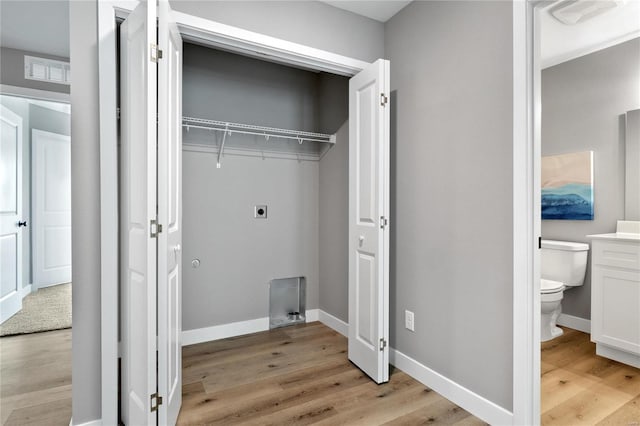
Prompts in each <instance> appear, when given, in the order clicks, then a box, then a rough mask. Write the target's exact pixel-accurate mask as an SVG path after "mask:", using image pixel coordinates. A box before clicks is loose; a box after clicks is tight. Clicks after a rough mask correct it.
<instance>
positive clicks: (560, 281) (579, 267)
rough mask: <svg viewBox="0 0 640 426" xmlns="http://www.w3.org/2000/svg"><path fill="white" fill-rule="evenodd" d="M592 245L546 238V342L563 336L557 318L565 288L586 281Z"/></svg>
mask: <svg viewBox="0 0 640 426" xmlns="http://www.w3.org/2000/svg"><path fill="white" fill-rule="evenodd" d="M588 252H589V244H585V243H573V242H569V241H553V240H542V250H541V255H540V277H541V279H540V299H541V305H542V315H541V316H540V340H541V341H543V342H546V341H547V340H551V339H553V338H556V337H558V336H561V335H562V329H561V328H559V327H557V326H556V321H557V319H558V316H559V315H560V312H562V305H561V302H562V296H563V293H564V291H565V290H567V289H570V288H571V287H578V286H581V285H582V284H583V283H584V276H585V272H586V271H587V253H588Z"/></svg>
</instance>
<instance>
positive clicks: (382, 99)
mask: <svg viewBox="0 0 640 426" xmlns="http://www.w3.org/2000/svg"><path fill="white" fill-rule="evenodd" d="M388 103H389V98H387V97H386V96H385V94H384V93H380V105H381V106H385V105H386V104H388Z"/></svg>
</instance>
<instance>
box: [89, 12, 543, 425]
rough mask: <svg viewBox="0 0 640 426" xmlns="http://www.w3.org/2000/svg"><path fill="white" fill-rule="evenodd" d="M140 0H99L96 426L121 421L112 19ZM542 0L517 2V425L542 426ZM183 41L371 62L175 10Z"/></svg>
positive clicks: (351, 68) (313, 63)
mask: <svg viewBox="0 0 640 426" xmlns="http://www.w3.org/2000/svg"><path fill="white" fill-rule="evenodd" d="M137 4H138V2H137V1H135V0H132V1H127V0H121V1H118V0H114V1H101V2H98V61H99V67H98V69H99V73H100V78H99V95H100V105H99V108H100V201H101V207H100V227H101V235H102V237H101V242H100V244H101V254H100V257H101V283H102V284H103V285H101V344H102V345H101V353H102V355H101V361H102V362H101V366H102V375H101V376H102V383H101V389H102V401H101V407H102V421H103V422H104V424H114V423H116V422H117V407H118V401H117V392H118V382H117V368H118V313H117V306H118V305H117V301H118V288H117V282H118V232H117V230H118V188H117V183H116V182H117V166H118V163H117V135H118V133H117V117H116V107H117V103H116V90H115V89H116V87H117V85H116V69H115V65H114V64H115V58H116V21H117V20H118V19H123V18H125V17H126V16H127V15H128V13H129V12H130V11H131V10H133V8H135V6H136V5H137ZM542 4H544V1H541V0H518V1H514V2H513V15H512V17H513V117H512V118H513V140H514V143H513V164H512V167H513V410H512V411H513V424H537V423H539V421H540V339H539V335H540V331H539V329H538V327H537V324H539V322H540V291H539V290H540V284H539V276H540V268H539V257H540V255H539V251H538V250H537V249H536V247H537V239H538V236H539V235H540V214H539V212H540V188H539V186H540V184H539V170H538V169H539V164H540V65H539V64H540V61H539V51H538V50H537V47H536V48H535V49H534V40H539V39H540V38H539V28H538V27H537V20H536V19H534V16H536V14H538V13H539V11H538V10H537V8H538V6H540V5H542ZM174 14H175V18H176V22H177V24H178V27H179V29H180V32H181V34H182V35H183V37H184V39H185V40H187V41H188V40H192V41H193V40H194V39H197V40H198V41H199V42H201V43H202V42H206V43H207V44H210V45H211V46H213V47H224V48H226V49H230V50H233V51H236V52H244V53H247V51H248V52H250V53H252V55H253V56H258V57H260V56H261V55H264V54H267V55H269V56H270V57H271V59H277V60H278V61H280V62H282V63H285V64H294V65H296V66H302V67H305V68H309V69H320V70H323V71H328V72H332V73H335V74H340V75H346V76H350V75H355V74H356V73H357V72H359V71H361V70H362V69H364V67H365V66H366V65H368V63H366V62H364V61H360V60H358V59H354V58H349V57H346V56H342V55H337V54H334V53H331V52H327V51H323V50H320V49H315V48H312V47H308V46H304V45H302V44H298V43H293V42H289V41H286V40H282V39H278V38H275V37H271V36H266V35H263V34H259V33H256V32H252V31H248V30H244V29H241V28H237V27H233V26H229V25H225V24H221V23H218V22H215V21H211V20H208V19H204V18H200V17H196V16H192V15H188V14H185V13H181V12H174Z"/></svg>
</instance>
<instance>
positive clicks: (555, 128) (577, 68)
mask: <svg viewBox="0 0 640 426" xmlns="http://www.w3.org/2000/svg"><path fill="white" fill-rule="evenodd" d="M639 107H640V39H634V40H630V41H628V42H625V43H622V44H619V45H617V46H613V47H610V48H608V49H604V50H601V51H598V52H595V53H592V54H590V55H586V56H583V57H581V58H577V59H574V60H572V61H569V62H565V63H562V64H559V65H556V66H554V67H550V68H547V69H545V70H543V71H542V155H553V154H562V153H567V152H580V151H591V150H592V151H594V161H593V162H594V220H582V221H569V220H543V221H542V237H543V238H547V239H552V240H565V241H579V242H590V240H589V239H588V238H586V236H587V235H589V234H602V233H608V232H615V230H616V221H617V220H621V219H624V190H625V184H624V179H625V176H624V170H625V158H624V153H625V148H624V143H625V139H624V121H623V118H622V117H623V116H624V114H625V113H626V112H627V111H629V110H633V109H637V108H639ZM590 258H591V256H589V259H590ZM562 310H563V312H564V313H566V314H569V315H574V316H577V317H580V318H586V319H590V318H591V268H590V265H589V268H588V269H587V277H586V279H585V283H584V285H583V286H582V287H577V288H573V289H570V290H568V291H565V293H564V299H563V301H562Z"/></svg>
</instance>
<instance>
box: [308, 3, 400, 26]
mask: <svg viewBox="0 0 640 426" xmlns="http://www.w3.org/2000/svg"><path fill="white" fill-rule="evenodd" d="M320 1H321V2H322V3H327V4H329V5H331V6H333V7H337V8H340V9H343V10H348V11H349V12H353V13H355V14H357V15H362V16H366V17H367V18H371V19H375V20H376V21H380V22H387V21H388V20H389V19H391V17H392V16H393V15H395V14H396V13H398V12H400V10H401V9H402V8H404V7H405V6H406V5H408V4H409V3H411V0H408V1H407V0H387V1H381V0H378V1H368V0H359V1H353V0H341V1H327V0H320Z"/></svg>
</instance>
